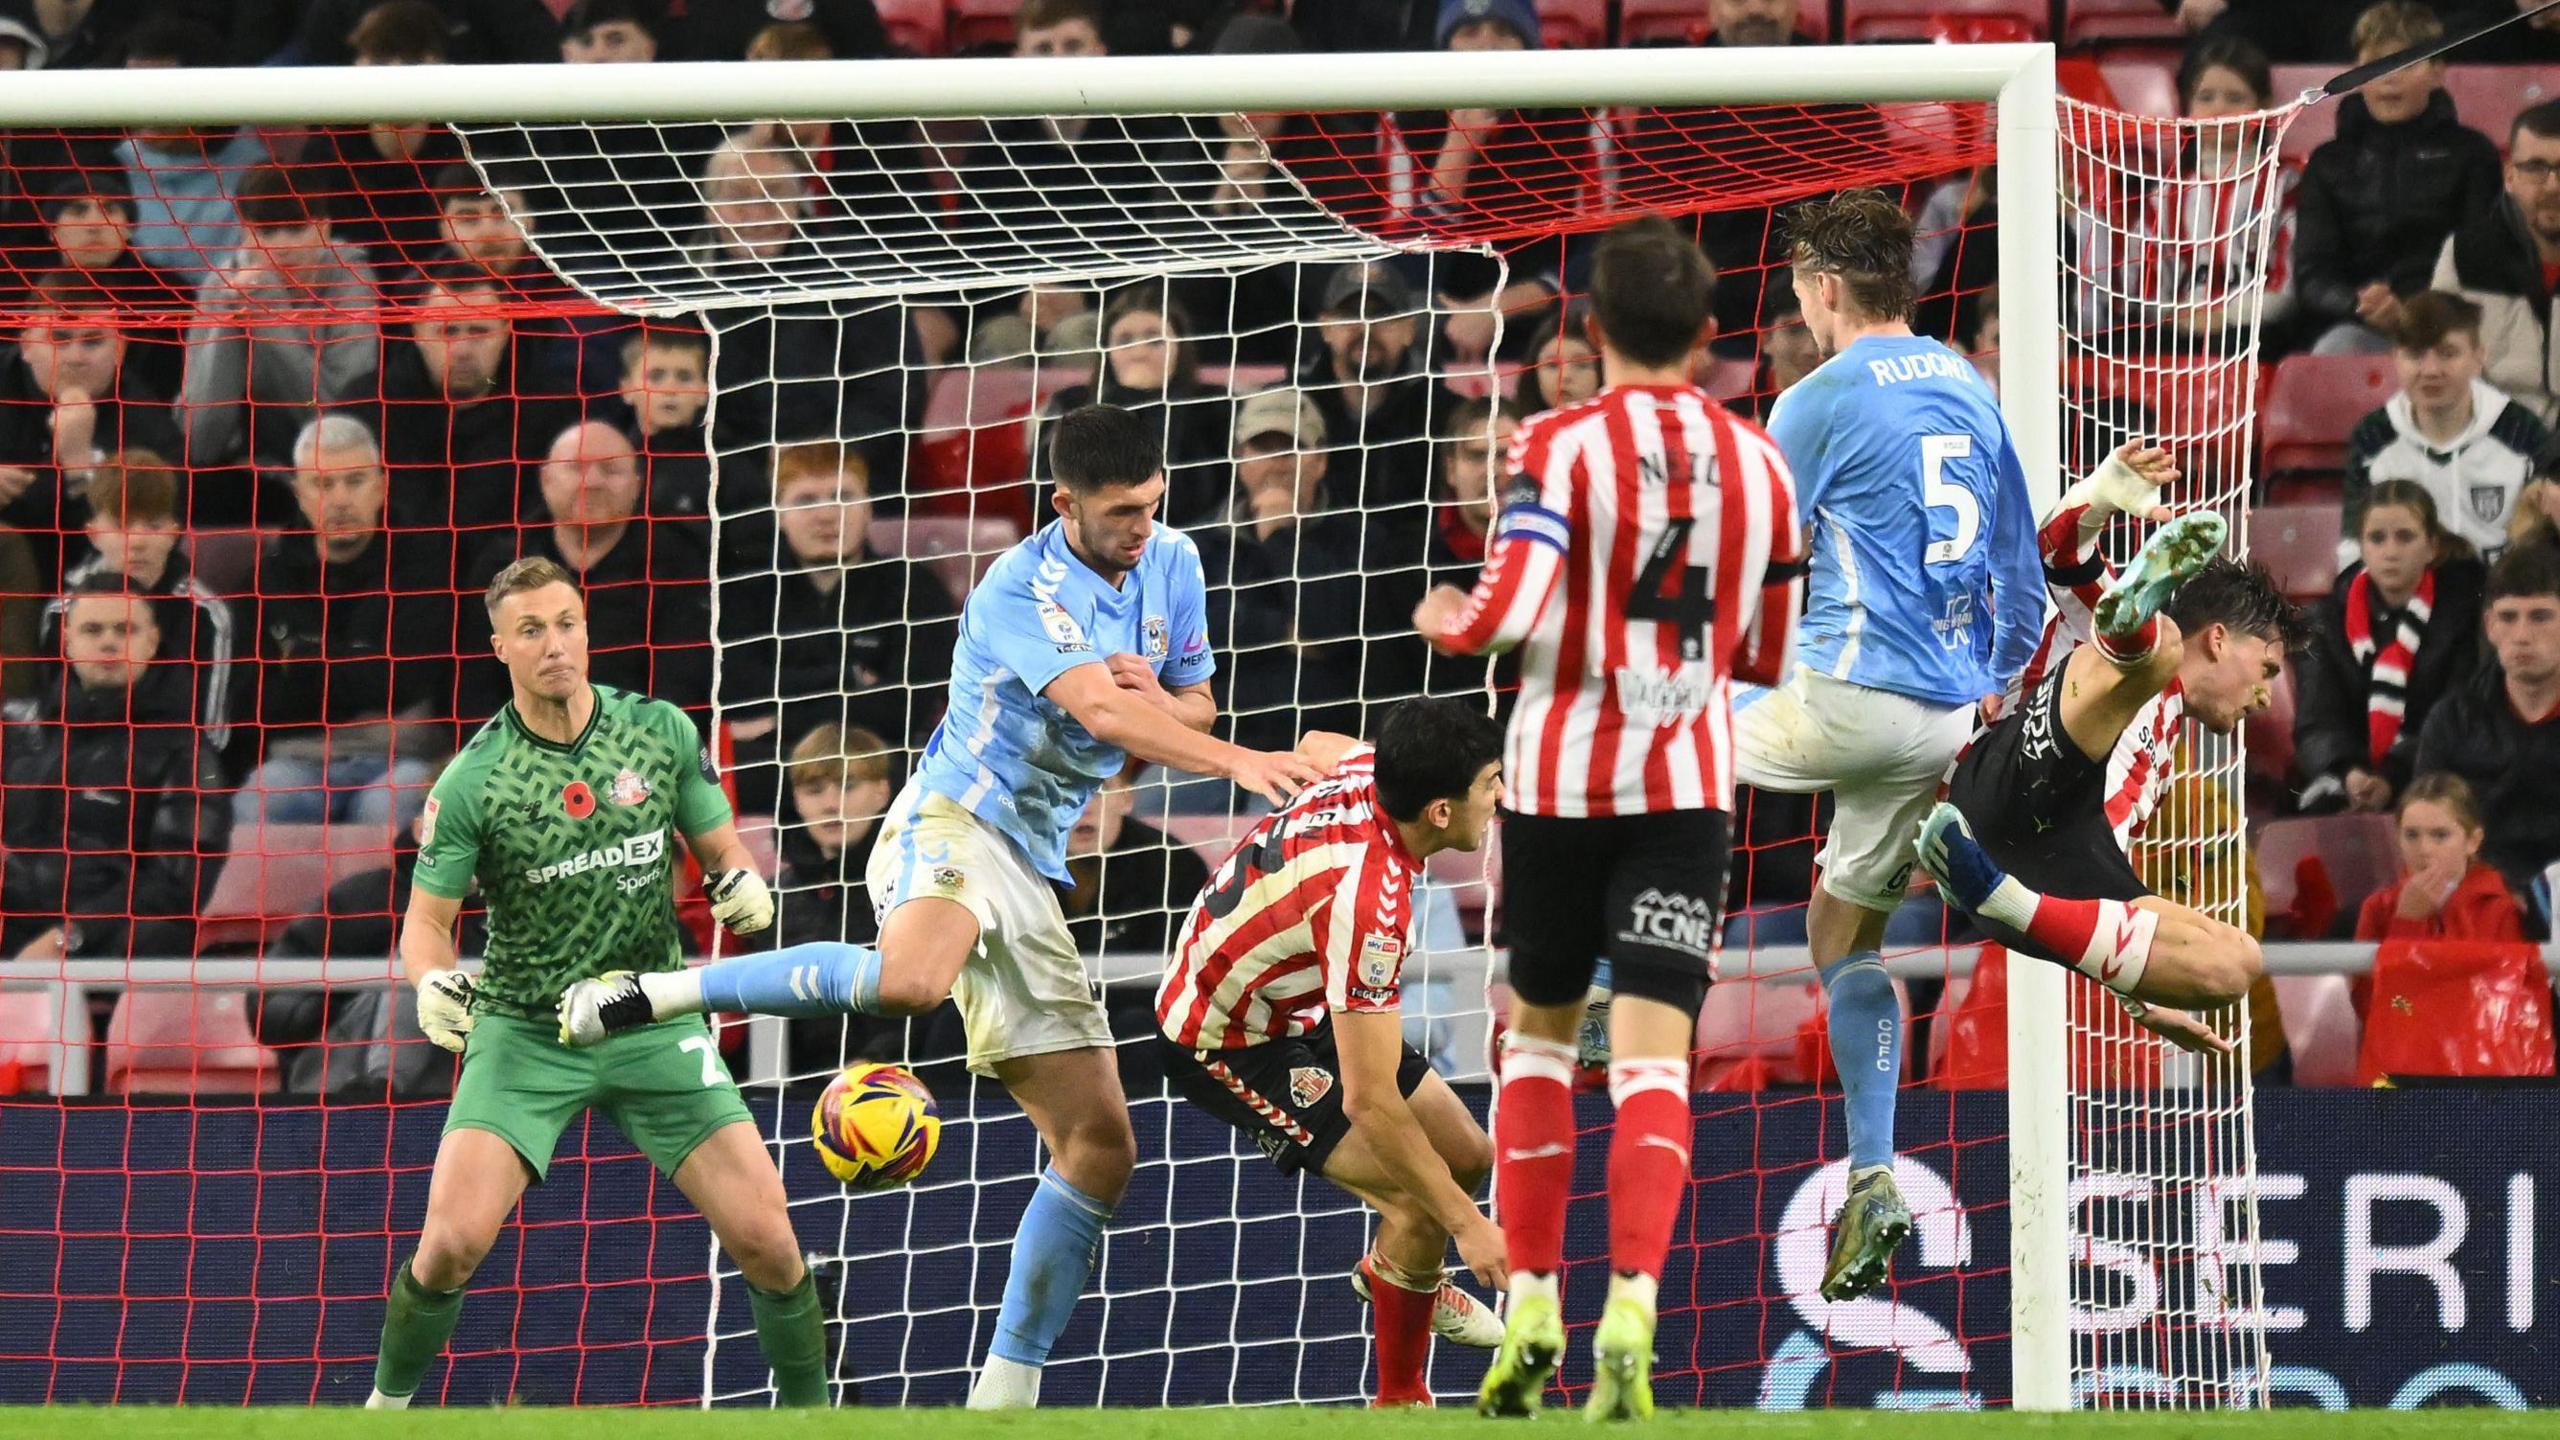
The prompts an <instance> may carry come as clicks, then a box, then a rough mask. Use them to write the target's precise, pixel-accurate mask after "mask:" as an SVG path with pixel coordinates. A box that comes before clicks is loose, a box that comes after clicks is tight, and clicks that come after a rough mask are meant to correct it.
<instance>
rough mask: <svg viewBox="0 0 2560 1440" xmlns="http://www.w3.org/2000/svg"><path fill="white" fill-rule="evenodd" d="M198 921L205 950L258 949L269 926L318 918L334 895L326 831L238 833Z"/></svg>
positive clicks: (300, 828)
mask: <svg viewBox="0 0 2560 1440" xmlns="http://www.w3.org/2000/svg"><path fill="white" fill-rule="evenodd" d="M231 843H232V849H231V854H230V857H229V858H228V859H226V860H225V861H224V862H223V865H222V873H221V875H219V876H217V877H216V878H215V880H214V884H213V894H212V895H210V896H208V897H206V900H205V905H204V914H203V916H202V917H201V918H200V919H199V920H198V921H197V925H196V944H197V946H198V947H199V948H201V949H207V950H210V949H214V948H217V947H220V946H226V945H254V944H256V943H258V942H259V941H260V940H262V939H264V938H265V937H266V935H267V932H268V931H269V929H270V928H273V929H279V930H280V929H282V928H283V927H284V926H286V925H288V924H291V923H292V922H293V921H295V920H298V919H300V918H302V917H303V916H305V915H317V914H319V913H320V911H321V906H322V902H323V901H324V899H325V898H326V897H327V895H328V893H329V854H328V840H327V836H326V827H323V826H319V825H268V826H264V827H251V828H249V829H245V830H242V831H238V832H235V833H234V834H233V835H232V837H231Z"/></svg>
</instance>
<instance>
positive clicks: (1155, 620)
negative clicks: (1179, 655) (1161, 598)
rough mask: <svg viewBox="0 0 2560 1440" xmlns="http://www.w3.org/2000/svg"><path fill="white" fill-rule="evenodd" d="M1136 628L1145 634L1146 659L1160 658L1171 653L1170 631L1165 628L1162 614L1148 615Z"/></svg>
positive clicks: (1171, 639)
mask: <svg viewBox="0 0 2560 1440" xmlns="http://www.w3.org/2000/svg"><path fill="white" fill-rule="evenodd" d="M1138 628H1139V630H1140V631H1141V632H1142V633H1143V634H1144V635H1145V636H1146V641H1147V658H1148V659H1150V660H1162V659H1164V658H1166V657H1167V656H1169V655H1171V654H1172V653H1173V638H1172V632H1171V631H1170V630H1168V629H1166V628H1165V623H1164V617H1163V616H1161V615H1150V616H1148V617H1147V618H1146V621H1145V623H1144V624H1142V625H1140V626H1139V627H1138Z"/></svg>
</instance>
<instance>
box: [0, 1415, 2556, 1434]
mask: <svg viewBox="0 0 2560 1440" xmlns="http://www.w3.org/2000/svg"><path fill="white" fill-rule="evenodd" d="M1577 1422H1578V1417H1576V1416H1573V1415H1570V1414H1566V1413H1561V1412H1554V1411H1551V1412H1549V1413H1548V1415H1547V1416H1546V1417H1545V1418H1544V1420H1543V1422H1542V1423H1539V1424H1538V1428H1537V1432H1536V1433H1538V1434H1543V1435H1546V1436H1549V1437H1557V1436H1558V1435H1559V1430H1560V1427H1562V1426H1567V1425H1577ZM1518 1426H1519V1422H1507V1423H1498V1422H1494V1421H1486V1420H1478V1419H1477V1418H1476V1417H1475V1415H1474V1414H1473V1413H1472V1412H1470V1411H1467V1410H1463V1409H1456V1408H1451V1409H1445V1410H1440V1411H1437V1412H1433V1413H1427V1414H1414V1413H1403V1414H1391V1415H1372V1414H1369V1413H1367V1412H1365V1411H1359V1410H1350V1409H1330V1408H1328V1409H1314V1408H1307V1409H1294V1410H1283V1409H1261V1410H1251V1411H1207V1412H1204V1411H1198V1410H1043V1411H1039V1412H1037V1413H1031V1414H1010V1415H982V1414H974V1413H971V1412H969V1411H965V1410H909V1411H889V1410H863V1411H859V1412H856V1413H854V1414H850V1415H827V1414H818V1413H813V1412H807V1411H798V1412H779V1413H777V1412H773V1411H740V1410H731V1411H711V1412H703V1411H695V1410H651V1411H646V1412H635V1411H628V1410H544V1409H522V1410H497V1409H491V1410H424V1409H421V1410H413V1411H410V1412H408V1413H407V1414H403V1415H372V1414H367V1413H365V1412H364V1411H361V1410H348V1409H327V1410H294V1409H257V1410H245V1409H228V1408H227V1409H220V1410H213V1409H205V1410H176V1409H161V1410H151V1411H148V1412H141V1411H135V1410H123V1411H114V1412H108V1411H100V1412H97V1413H96V1414H94V1415H85V1414H83V1413H82V1412H81V1411H80V1410H78V1409H73V1408H68V1407H66V1408H59V1409H51V1410H36V1409H7V1408H0V1436H9V1437H16V1436H28V1437H34V1436H39V1435H41V1436H46V1437H64V1436H78V1435H80V1434H81V1433H82V1432H83V1431H84V1430H86V1431H90V1432H91V1433H94V1434H98V1435H101V1436H106V1435H114V1434H118V1433H122V1434H143V1435H149V1436H150V1437H152V1440H301V1437H305V1436H335V1435H351V1436H357V1435H360V1436H377V1437H378V1436H388V1435H396V1436H419V1437H426V1436H434V1437H437V1440H605V1437H611V1440H692V1437H697V1436H722V1437H728V1436H736V1437H739V1440H875V1437H885V1436H891V1435H895V1436H897V1437H898V1440H1229V1437H1232V1436H1236V1435H1238V1434H1239V1433H1244V1434H1249V1435H1250V1437H1251V1440H1337V1437H1346V1440H1370V1437H1378V1440H1401V1437H1407V1436H1421V1435H1432V1436H1442V1437H1448V1440H1457V1437H1459V1436H1461V1435H1465V1436H1481V1437H1486V1440H1500V1437H1502V1436H1504V1435H1506V1434H1513V1433H1515V1432H1517V1430H1518ZM1562 1433H1578V1432H1577V1431H1564V1432H1562ZM1623 1433H1628V1434H1637V1433H1643V1434H1652V1435H1659V1436H1664V1437H1671V1436H1680V1437H1684V1440H1685V1437H1693V1436H1694V1437H1700V1440H1704V1437H1708V1436H1713V1437H1715V1440H1725V1437H1738V1440H1760V1437H1769V1440H1832V1437H1856V1440H2008V1437H2014V1436H2033V1437H2038V1440H2064V1437H2069V1440H2080V1437H2083V1436H2093V1437H2098V1440H2110V1437H2125V1440H2176V1437H2183V1436H2202V1437H2210V1440H2222V1437H2226V1436H2228V1437H2245V1440H2261V1437H2265V1440H2297V1437H2299V1440H2361V1437H2365V1436H2374V1437H2381V1436H2390V1437H2392V1440H2402V1437H2410V1440H2454V1437H2464V1440H2473V1437H2493V1440H2494V1437H2505V1436H2523V1435H2560V1411H2550V1412H2539V1413H2533V1412H2527V1413H2519V1412H2514V1411H2499V1410H2419V1411H2388V1410H2359V1411H2349V1412H2346V1413H2343V1414H2335V1413H2323V1412H2320V1411H2316V1410H2284V1411H2277V1412H2275V1413H2273V1414H2267V1415H2209V1416H2193V1415H2070V1416H2045V1415H2012V1414H2006V1413H1996V1412H1995V1413H1987V1414H1980V1415H1902V1414H1886V1413H1880V1412H1875V1411H1816V1412H1810V1413H1804V1414H1794V1415H1762V1414H1757V1413H1752V1412H1746V1411H1729V1410H1709V1411H1680V1412H1672V1411H1665V1412H1663V1414H1662V1415H1661V1416H1660V1417H1659V1418H1658V1419H1656V1420H1655V1421H1654V1423H1653V1424H1652V1425H1651V1426H1649V1427H1638V1428H1637V1429H1634V1430H1630V1431H1627V1432H1623Z"/></svg>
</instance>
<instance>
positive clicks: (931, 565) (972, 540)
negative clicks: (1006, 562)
mask: <svg viewBox="0 0 2560 1440" xmlns="http://www.w3.org/2000/svg"><path fill="white" fill-rule="evenodd" d="M1021 538H1022V531H1021V529H1020V528H1019V527H1017V526H1015V525H1014V524H1013V523H1012V522H1011V521H1008V520H1002V519H998V518H996V517H993V516H986V515H981V516H976V517H970V516H962V515H892V516H884V517H881V518H878V519H874V520H873V521H872V522H871V548H872V549H873V550H875V551H877V552H879V553H880V554H883V555H904V556H906V557H907V558H908V559H910V560H916V561H920V562H922V563H923V565H924V567H925V568H926V569H928V570H931V571H932V572H933V574H934V578H936V579H938V580H940V581H941V582H942V586H943V588H944V589H946V590H949V591H950V592H951V598H953V599H955V600H957V599H959V598H960V597H962V596H964V595H966V594H968V593H969V591H970V590H971V589H973V588H975V587H976V585H977V583H978V578H979V577H980V576H982V575H984V574H986V573H987V567H989V566H991V565H993V564H995V563H996V561H997V560H998V559H999V558H1000V557H1002V556H1003V554H1004V552H1005V551H1007V550H1010V549H1012V548H1013V543H1014V542H1015V541H1017V540H1020V539H1021Z"/></svg>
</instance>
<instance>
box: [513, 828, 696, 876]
mask: <svg viewBox="0 0 2560 1440" xmlns="http://www.w3.org/2000/svg"><path fill="white" fill-rule="evenodd" d="M666 858H667V831H666V827H664V826H660V827H659V828H657V829H655V830H652V831H650V832H649V833H648V834H646V835H634V836H632V837H631V838H630V839H628V840H624V841H621V842H619V843H617V844H612V845H607V846H605V847H604V848H603V849H601V850H590V851H588V852H587V853H586V854H584V855H580V856H578V857H577V858H575V859H571V860H557V861H554V862H552V863H551V864H548V865H537V866H535V867H533V868H532V869H530V870H527V871H525V872H524V881H525V883H526V884H528V885H548V884H550V883H551V882H552V881H554V880H560V879H565V878H567V877H568V876H571V875H584V874H586V873H587V872H588V871H590V870H602V869H610V868H612V867H614V866H617V865H630V866H640V865H655V864H657V863H658V862H659V861H661V860H664V859H666Z"/></svg>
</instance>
